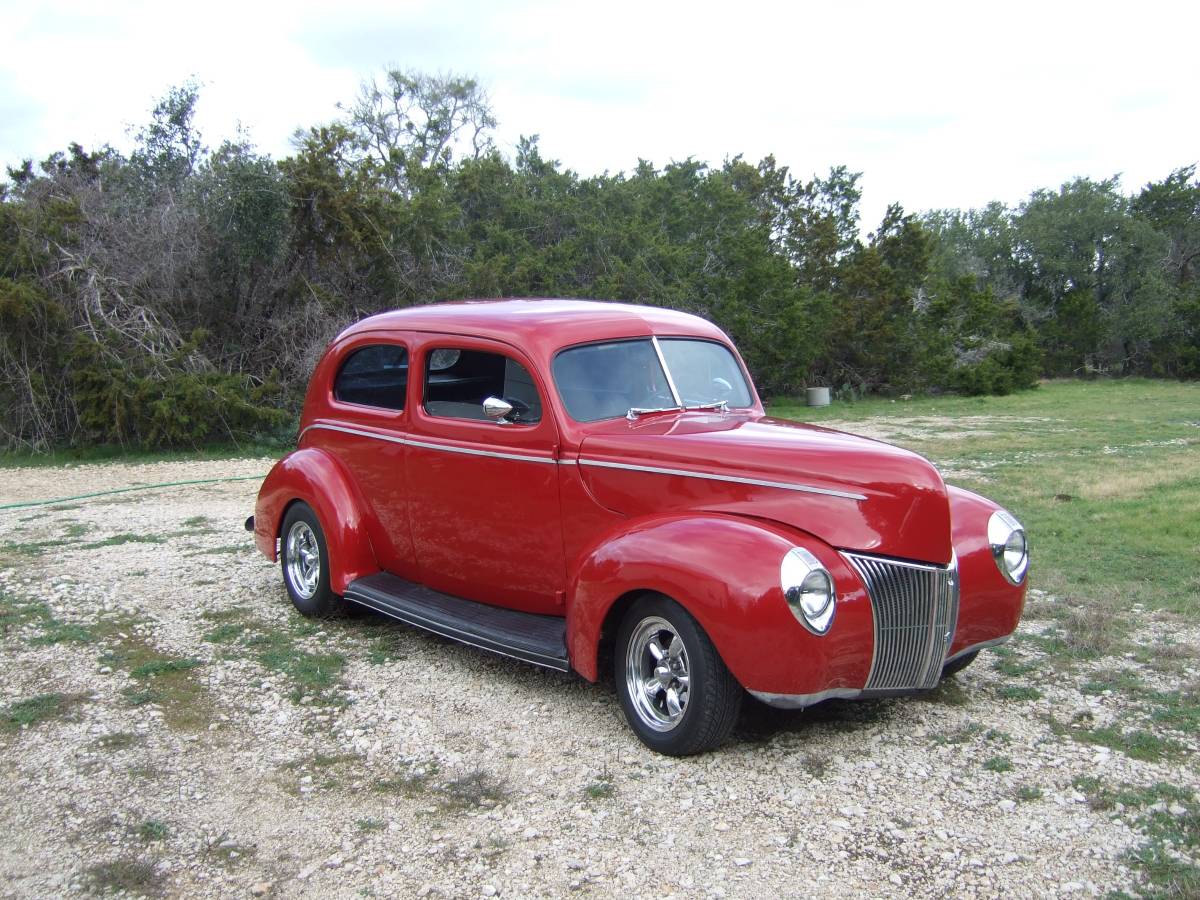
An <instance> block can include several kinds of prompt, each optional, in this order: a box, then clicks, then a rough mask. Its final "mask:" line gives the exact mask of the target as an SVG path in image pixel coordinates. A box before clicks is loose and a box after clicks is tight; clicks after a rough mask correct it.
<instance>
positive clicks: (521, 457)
mask: <svg viewBox="0 0 1200 900" xmlns="http://www.w3.org/2000/svg"><path fill="white" fill-rule="evenodd" d="M404 443H406V444H408V445H409V446H410V447H423V448H424V449H426V450H441V451H443V452H445V453H462V454H465V455H466V456H490V457H492V458H493V459H515V460H516V461H517V462H535V463H551V464H553V463H554V462H555V460H554V459H552V458H551V457H549V456H526V455H525V454H523V453H502V452H501V451H499V450H476V449H474V448H473V447H452V446H450V445H449V444H431V443H430V442H429V441H418V440H414V439H413V438H405V439H404Z"/></svg>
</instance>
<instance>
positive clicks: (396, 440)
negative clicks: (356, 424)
mask: <svg viewBox="0 0 1200 900" xmlns="http://www.w3.org/2000/svg"><path fill="white" fill-rule="evenodd" d="M318 429H319V430H322V431H340V432H342V434H354V435H358V436H359V437H367V438H375V440H377V441H387V442H388V443H390V444H407V443H408V441H406V440H405V439H404V438H401V437H396V436H395V435H390V434H379V433H378V432H375V431H363V430H362V429H361V428H351V427H350V426H348V425H327V424H325V423H324V422H317V423H316V424H314V425H309V426H308V427H307V428H305V429H304V430H303V431H302V432H300V440H303V439H304V436H305V435H306V434H308V433H309V432H310V431H314V430H318Z"/></svg>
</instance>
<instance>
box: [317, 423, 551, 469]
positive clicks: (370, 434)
mask: <svg viewBox="0 0 1200 900" xmlns="http://www.w3.org/2000/svg"><path fill="white" fill-rule="evenodd" d="M313 429H321V430H324V431H340V432H342V433H343V434H353V435H356V436H358V437H366V438H374V439H375V440H377V441H387V442H388V443H391V444H402V445H405V446H408V447H422V448H424V449H427V450H441V451H443V452H445V453H462V454H465V455H466V456H487V457H491V458H492V459H514V460H516V461H517V462H535V463H550V464H551V465H553V464H554V463H556V462H558V460H556V459H553V458H552V457H549V456H527V455H525V454H523V453H504V452H502V451H499V450H476V449H475V448H473V447H453V446H451V445H449V444H435V443H431V442H430V441H418V440H416V439H414V438H402V437H396V436H395V435H391V434H379V433H378V432H374V431H363V430H362V429H361V428H351V427H350V426H348V425H331V424H327V423H325V422H317V423H315V424H313V425H309V426H308V427H307V428H305V429H304V431H302V432H300V437H301V438H303V437H304V435H306V434H307V433H308V432H310V431H312V430H313Z"/></svg>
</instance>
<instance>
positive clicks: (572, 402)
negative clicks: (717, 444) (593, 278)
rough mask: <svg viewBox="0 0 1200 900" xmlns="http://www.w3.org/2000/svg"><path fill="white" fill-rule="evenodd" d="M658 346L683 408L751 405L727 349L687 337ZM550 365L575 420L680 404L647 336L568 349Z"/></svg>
mask: <svg viewBox="0 0 1200 900" xmlns="http://www.w3.org/2000/svg"><path fill="white" fill-rule="evenodd" d="M659 346H660V347H661V349H662V354H663V358H664V359H665V360H666V362H667V367H668V368H669V369H670V370H671V377H672V379H673V380H674V382H675V387H676V389H677V390H678V391H679V400H681V401H682V402H683V405H684V406H688V407H702V406H716V405H719V404H721V403H725V404H726V405H728V406H730V407H737V408H743V409H744V408H747V407H750V406H752V405H753V401H752V400H751V394H750V389H749V388H748V387H747V385H746V380H745V378H744V377H743V376H742V370H741V367H740V366H738V363H737V360H736V359H735V358H734V356H733V354H732V353H730V352H729V349H728V348H726V347H724V346H722V345H721V344H717V343H714V342H712V341H702V340H695V339H686V338H663V339H661V340H660V341H659ZM553 368H554V381H555V384H556V385H557V387H558V393H559V395H560V396H561V397H562V400H563V404H564V405H565V406H566V408H567V412H568V413H570V415H571V418H573V419H575V420H576V421H578V422H597V421H599V420H600V419H614V418H617V417H618V416H624V415H626V414H628V413H629V412H630V410H633V411H635V412H637V411H643V412H645V411H650V410H661V409H678V408H679V402H677V401H676V398H675V396H674V395H673V394H672V392H671V385H670V383H669V382H668V380H667V376H666V374H665V373H664V372H663V367H662V364H661V363H660V362H659V359H658V353H656V352H655V349H654V344H653V342H652V341H651V340H650V339H649V338H641V339H637V340H624V341H610V342H608V343H604V344H585V345H583V346H581V347H571V348H570V349H568V350H563V351H562V352H561V353H559V354H558V356H556V357H555V359H554V367H553Z"/></svg>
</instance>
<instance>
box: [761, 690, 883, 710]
mask: <svg viewBox="0 0 1200 900" xmlns="http://www.w3.org/2000/svg"><path fill="white" fill-rule="evenodd" d="M749 693H750V694H751V695H752V696H753V697H754V698H755V699H757V700H761V701H762V702H763V703H765V704H767V706H773V707H775V708H776V709H804V708H805V707H806V706H812V705H813V704H814V703H820V702H821V701H822V700H853V699H854V698H855V697H859V696H861V695H862V689H861V688H829V689H828V690H825V691H817V692H816V693H815V694H772V693H769V692H768V691H750V692H749Z"/></svg>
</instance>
